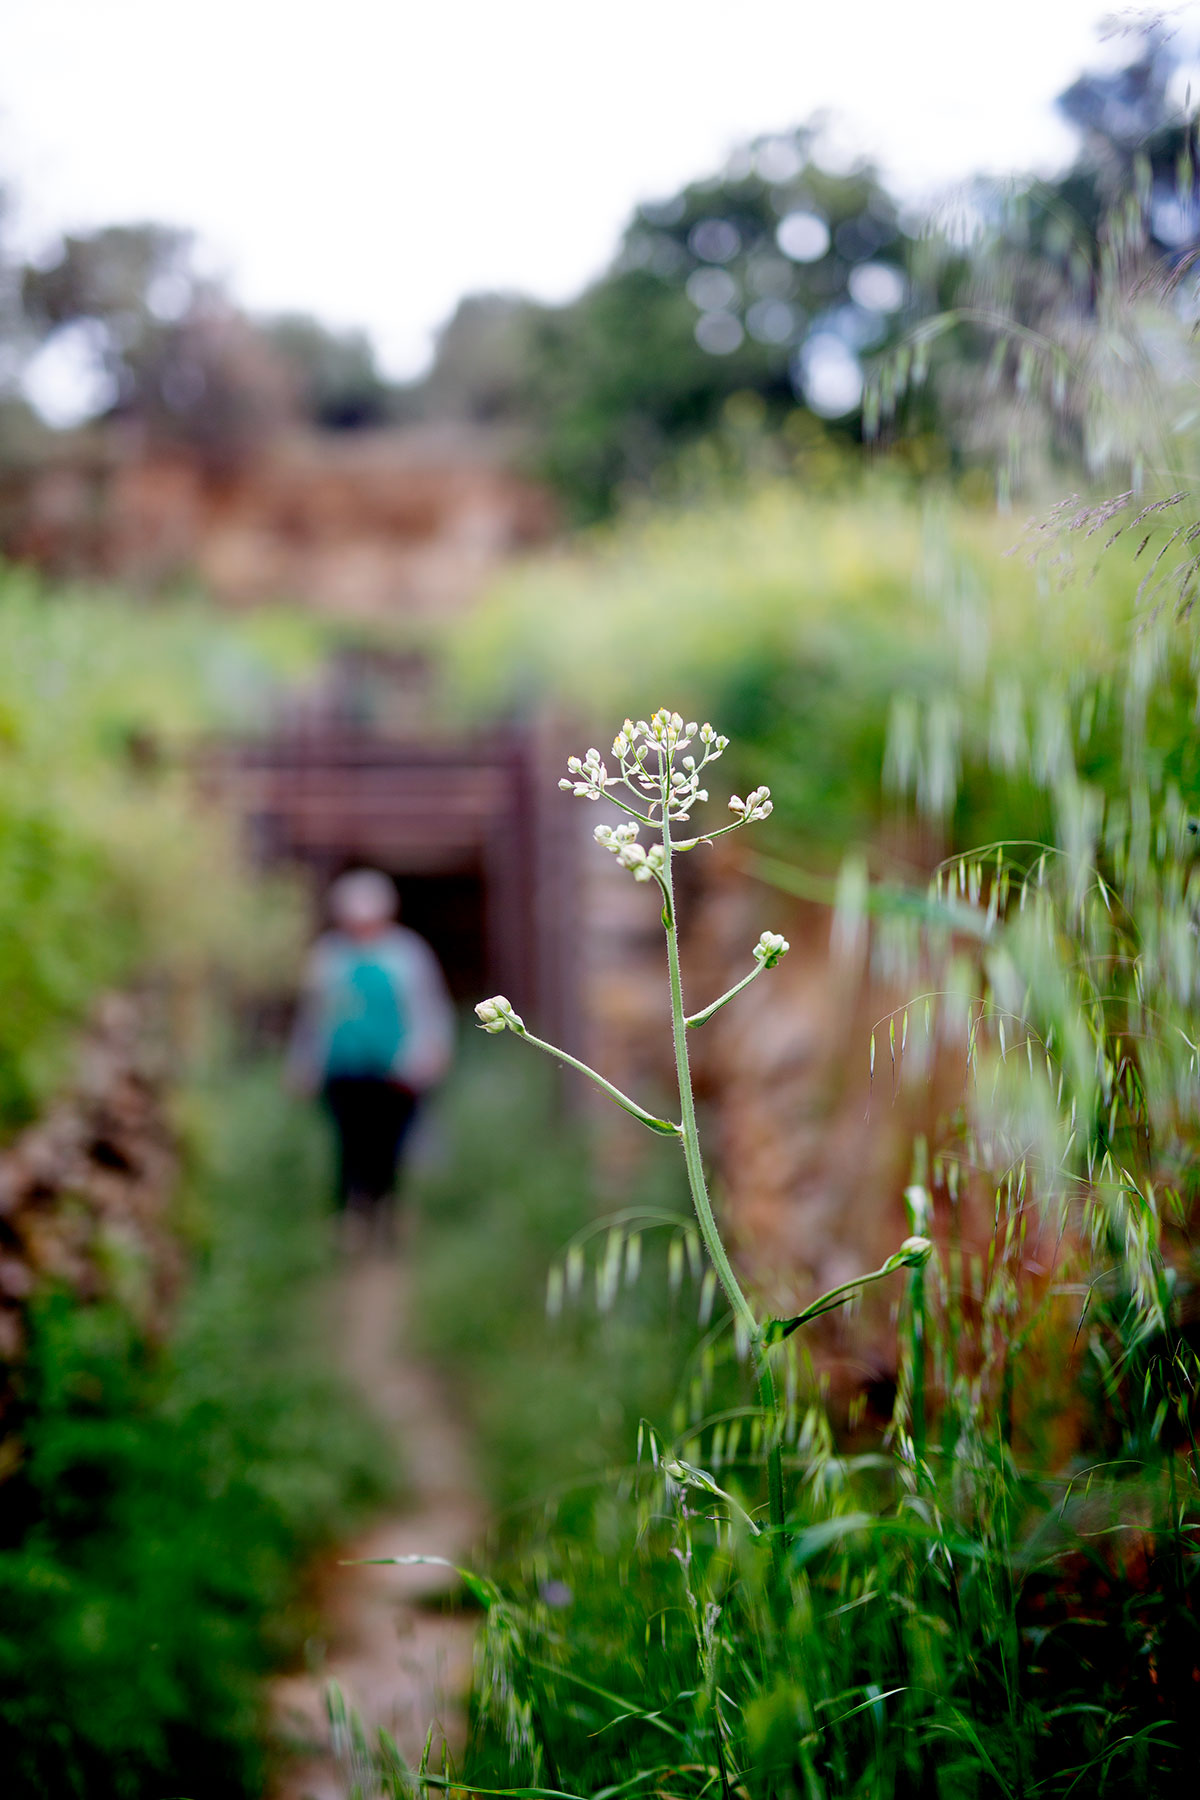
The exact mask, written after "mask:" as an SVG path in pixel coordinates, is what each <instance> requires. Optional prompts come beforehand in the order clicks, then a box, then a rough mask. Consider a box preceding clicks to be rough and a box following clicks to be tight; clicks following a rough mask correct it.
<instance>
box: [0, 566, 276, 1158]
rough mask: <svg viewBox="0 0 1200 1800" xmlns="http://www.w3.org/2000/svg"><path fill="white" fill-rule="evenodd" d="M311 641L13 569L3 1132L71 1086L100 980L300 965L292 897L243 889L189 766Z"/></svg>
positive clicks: (3, 614) (228, 838) (258, 973)
mask: <svg viewBox="0 0 1200 1800" xmlns="http://www.w3.org/2000/svg"><path fill="white" fill-rule="evenodd" d="M310 635H311V634H309V633H307V632H306V631H305V629H304V628H302V627H300V626H294V625H292V624H291V623H290V622H289V621H284V620H277V619H272V618H269V617H268V618H264V620H263V621H262V622H261V623H260V624H258V625H257V626H255V627H252V628H248V627H245V626H243V627H234V626H225V625H221V624H218V623H217V622H215V621H214V620H213V619H212V618H211V616H208V615H206V614H205V613H204V612H203V611H202V610H201V609H200V608H199V607H197V606H190V607H186V606H174V607H161V608H154V609H153V610H147V609H145V608H140V607H136V606H133V605H131V604H130V603H129V602H127V601H122V600H120V599H119V598H117V597H116V596H113V595H109V594H104V593H95V592H87V591H78V592H75V593H58V592H50V591H48V590H46V589H45V588H44V587H43V586H42V585H41V584H40V583H38V582H37V581H35V580H34V579H32V578H31V577H30V576H28V575H26V574H22V573H20V572H18V571H14V570H8V571H0V649H2V654H0V967H2V968H3V970H4V981H5V1003H4V1006H3V1007H2V1008H0V1135H3V1134H6V1133H8V1132H10V1131H11V1130H12V1128H13V1127H14V1126H16V1125H19V1124H22V1123H24V1122H25V1121H26V1120H27V1119H29V1118H31V1117H32V1116H33V1115H34V1113H35V1112H36V1111H37V1109H38V1107H39V1106H40V1105H41V1104H42V1103H43V1102H44V1100H45V1099H46V1098H47V1096H48V1094H49V1093H50V1092H51V1091H52V1090H53V1088H54V1087H55V1085H56V1084H57V1083H58V1081H59V1080H60V1079H61V1077H62V1075H63V1072H64V1067H65V1063H64V1057H65V1055H66V1051H67V1047H68V1046H69V1044H70V1042H71V1039H72V1035H73V1033H74V1032H75V1031H76V1029H77V1028H78V1025H79V1023H80V1021H81V1019H82V1018H83V1016H84V1014H85V1013H86V1011H87V1008H88V1006H89V1004H90V1003H91V1002H92V1001H93V1000H94V999H95V997H96V995H97V994H98V993H99V992H100V991H101V990H102V989H103V988H104V987H105V986H108V985H111V984H113V983H116V982H120V981H122V980H125V979H127V978H128V977H129V976H130V975H131V974H133V973H134V972H136V973H137V975H138V976H139V978H142V979H145V978H147V977H154V976H157V977H160V978H166V979H168V980H170V981H171V982H172V984H173V985H175V986H176V988H179V987H183V988H185V989H187V988H193V989H194V988H196V987H197V986H198V985H199V983H200V981H201V979H202V978H203V977H204V975H205V974H206V973H209V972H211V970H212V969H213V968H214V967H215V966H216V965H218V964H219V965H220V966H221V967H222V969H224V970H225V971H226V973H227V975H228V976H230V977H231V978H235V979H236V978H238V977H239V976H240V977H241V978H242V979H245V978H246V977H247V976H249V975H250V974H251V973H253V975H254V977H255V979H257V980H261V981H264V982H268V981H269V980H270V979H271V976H272V973H273V972H278V971H284V970H287V969H288V968H289V967H290V966H291V964H292V962H293V960H294V957H295V955H296V953H297V949H298V942H299V927H300V916H299V912H298V909H297V906H296V904H295V900H294V898H293V897H292V896H291V895H290V894H289V892H288V891H287V889H286V888H285V887H284V886H283V885H282V884H279V885H278V886H276V887H272V888H268V887H265V886H259V887H254V886H252V885H251V884H250V882H249V881H248V880H247V877H246V876H245V874H244V873H243V871H242V870H241V869H240V868H239V865H238V862H237V855H236V846H235V843H234V838H233V834H232V830H231V826H230V821H228V820H227V819H225V818H221V817H215V816H206V815H204V814H203V813H201V812H200V810H199V808H198V807H197V804H196V792H195V781H196V777H195V774H194V772H193V771H192V770H191V769H190V768H189V766H188V762H187V756H186V754H185V753H186V751H187V750H188V748H189V746H191V745H192V744H193V743H194V741H195V739H196V737H197V736H198V734H199V733H200V732H202V731H204V730H211V729H213V728H215V727H217V726H219V725H235V724H236V725H238V726H239V727H242V728H244V727H245V725H246V723H247V721H251V720H253V719H254V718H255V715H256V713H257V712H258V711H259V710H260V709H262V708H263V707H264V706H265V704H266V702H267V700H268V697H269V695H270V693H271V691H272V688H273V687H274V686H275V685H276V684H277V682H278V679H279V674H280V672H281V671H285V670H287V669H289V668H292V669H296V668H299V667H303V665H304V660H305V659H306V658H307V657H310V656H311V645H310V643H309V642H308V641H307V640H308V638H309V637H310Z"/></svg>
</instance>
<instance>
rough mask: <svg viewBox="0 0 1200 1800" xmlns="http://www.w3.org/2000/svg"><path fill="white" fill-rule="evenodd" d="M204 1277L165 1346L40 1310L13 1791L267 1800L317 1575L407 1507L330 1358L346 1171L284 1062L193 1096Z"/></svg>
mask: <svg viewBox="0 0 1200 1800" xmlns="http://www.w3.org/2000/svg"><path fill="white" fill-rule="evenodd" d="M186 1124H187V1131H188V1136H189V1137H190V1139H191V1141H192V1146H193V1165H194V1167H193V1178H192V1191H191V1194H190V1195H189V1197H188V1201H187V1205H186V1209H185V1210H186V1214H187V1219H188V1224H189V1228H190V1231H191V1233H192V1237H193V1246H194V1255H195V1261H196V1267H195V1271H194V1276H193V1279H192V1281H191V1285H190V1288H189V1290H188V1292H187V1295H186V1298H185V1300H184V1302H183V1306H182V1311H181V1313H180V1316H179V1319H178V1324H177V1329H176V1331H175V1333H174V1335H173V1337H172V1339H171V1341H170V1343H169V1344H168V1345H167V1346H165V1347H156V1346H153V1345H151V1344H149V1343H147V1342H146V1341H145V1340H144V1339H142V1338H140V1337H139V1335H138V1333H137V1331H136V1329H135V1327H134V1326H133V1325H132V1324H131V1322H130V1320H129V1319H128V1317H126V1316H124V1315H123V1314H122V1313H121V1312H120V1311H119V1310H118V1309H117V1308H116V1307H115V1306H114V1305H111V1304H97V1305H87V1304H80V1303H78V1302H77V1301H76V1300H74V1299H73V1298H72V1297H70V1296H69V1295H67V1294H65V1293H53V1292H49V1293H46V1294H45V1295H43V1296H42V1298H41V1299H40V1301H39V1302H38V1303H37V1304H36V1306H35V1307H34V1310H33V1314H32V1342H31V1348H30V1355H29V1360H28V1363H27V1365H26V1368H25V1370H24V1373H23V1377H22V1380H23V1396H22V1397H23V1402H24V1413H25V1427H24V1432H23V1439H24V1442H23V1452H24V1455H23V1461H22V1463H21V1465H20V1467H19V1469H18V1470H17V1472H16V1473H15V1474H13V1475H12V1476H11V1477H10V1478H9V1480H8V1481H7V1482H6V1483H5V1484H4V1485H3V1486H2V1487H0V1719H2V1721H3V1724H2V1726H0V1744H2V1756H3V1764H4V1769H5V1777H4V1792H5V1794H6V1796H8V1795H11V1796H13V1800H18V1797H28V1800H34V1797H35V1796H36V1797H38V1800H43V1797H44V1796H47V1795H51V1794H53V1795H54V1796H56V1797H57V1796H63V1800H66V1797H68V1796H76V1797H78V1800H109V1797H111V1800H161V1797H162V1796H164V1795H174V1794H184V1793H186V1794H188V1795H189V1796H192V1797H193V1800H206V1797H211V1800H218V1796H219V1797H221V1800H224V1797H225V1796H235V1795H246V1796H258V1795H261V1793H262V1792H263V1784H264V1781H265V1776H266V1767H267V1763H266V1758H267V1724H266V1720H265V1717H264V1712H263V1704H264V1703H263V1677H264V1675H265V1674H266V1673H267V1672H268V1671H269V1670H270V1669H271V1668H273V1667H275V1666H278V1664H279V1663H280V1662H281V1661H283V1660H286V1659H288V1658H291V1657H294V1656H295V1655H297V1654H298V1652H299V1649H300V1646H301V1644H302V1641H303V1638H304V1636H305V1633H306V1631H307V1629H308V1626H309V1622H308V1621H307V1620H306V1617H305V1614H304V1610H303V1607H302V1605H301V1604H300V1594H299V1589H298V1581H299V1573H300V1570H301V1568H302V1565H303V1562H304V1560H305V1558H306V1557H307V1556H309V1555H310V1554H311V1553H312V1552H313V1550H314V1549H316V1548H317V1547H318V1546H319V1545H320V1544H322V1543H324V1542H326V1541H328V1540H330V1539H331V1538H333V1537H334V1536H335V1535H336V1534H338V1533H340V1532H342V1531H344V1530H346V1529H347V1528H348V1527H349V1526H350V1524H351V1523H352V1522H353V1521H354V1520H355V1519H356V1518H357V1517H358V1516H360V1515H361V1514H362V1512H363V1511H364V1509H365V1508H366V1507H367V1506H369V1505H370V1504H371V1503H372V1502H374V1501H375V1500H377V1499H378V1498H379V1497H380V1496H381V1495H382V1494H383V1493H384V1492H386V1491H387V1488H388V1485H389V1483H390V1482H391V1480H392V1479H393V1471H391V1470H389V1468H388V1467H387V1465H386V1462H385V1459H384V1457H383V1454H382V1452H381V1450H380V1448H379V1434H378V1431H377V1429H376V1428H375V1427H374V1425H373V1423H372V1422H371V1421H370V1420H369V1419H368V1418H367V1417H366V1416H365V1415H364V1413H363V1412H362V1411H361V1410H360V1408H359V1407H358V1405H357V1404H356V1403H355V1401H354V1399H353V1397H352V1396H350V1395H348V1394H347V1392H346V1391H345V1390H344V1388H343V1386H342V1384H341V1383H340V1382H339V1381H338V1380H337V1379H336V1378H335V1377H334V1376H333V1375H331V1374H330V1373H329V1371H328V1367H327V1359H326V1357H325V1355H324V1353H323V1343H324V1341H325V1333H324V1332H322V1331H321V1330H319V1329H317V1323H316V1322H318V1321H320V1320H321V1318H322V1317H323V1304H324V1294H323V1288H322V1280H321V1277H322V1271H323V1270H324V1268H325V1267H326V1265H327V1261H328V1229H327V1228H328V1220H327V1218H326V1216H325V1213H326V1205H327V1201H326V1181H325V1165H326V1158H325V1156H324V1154H323V1146H322V1143H321V1140H320V1137H319V1130H318V1127H317V1125H316V1122H315V1121H313V1120H312V1119H310V1118H308V1117H307V1116H306V1115H305V1113H304V1112H303V1111H302V1110H300V1109H298V1108H297V1107H296V1106H295V1105H293V1104H291V1103H289V1102H287V1101H285V1100H284V1099H283V1098H282V1096H281V1094H280V1092H279V1088H278V1081H277V1075H276V1071H275V1070H274V1069H273V1068H265V1069H264V1068H255V1069H248V1070H247V1069H242V1070H238V1071H236V1072H230V1073H228V1074H227V1075H225V1076H223V1077H222V1078H220V1079H218V1080H216V1081H215V1082H213V1083H212V1084H210V1085H209V1086H208V1087H207V1088H206V1089H204V1090H203V1091H199V1092H194V1093H193V1095H192V1096H191V1101H190V1105H189V1116H188V1119H187V1121H186Z"/></svg>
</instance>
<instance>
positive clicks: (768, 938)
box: [754, 931, 792, 969]
mask: <svg viewBox="0 0 1200 1800" xmlns="http://www.w3.org/2000/svg"><path fill="white" fill-rule="evenodd" d="M791 947H792V946H791V945H790V944H789V943H788V941H787V939H786V938H785V937H784V936H783V935H782V933H781V932H778V931H764V932H763V934H762V936H761V937H760V938H759V940H758V942H757V944H755V946H754V960H755V962H759V963H761V964H762V966H763V968H764V969H773V968H774V967H775V965H776V963H778V962H779V961H780V959H781V958H782V957H785V956H786V955H787V953H788V951H789V950H790V949H791Z"/></svg>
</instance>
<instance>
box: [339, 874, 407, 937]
mask: <svg viewBox="0 0 1200 1800" xmlns="http://www.w3.org/2000/svg"><path fill="white" fill-rule="evenodd" d="M329 913H330V917H331V918H332V920H333V922H334V924H335V925H336V926H337V927H338V930H339V931H344V932H346V933H347V934H348V935H349V936H350V937H356V938H370V937H376V936H377V935H378V934H379V932H381V931H386V930H387V928H388V926H389V925H390V924H391V923H392V920H393V919H394V918H395V917H396V889H395V887H394V886H393V885H392V883H391V882H390V881H389V880H388V878H387V876H386V875H381V874H380V872H379V870H378V869H351V871H350V873H349V874H348V875H339V877H338V879H337V880H336V881H335V882H334V884H333V886H332V887H331V888H330V890H329Z"/></svg>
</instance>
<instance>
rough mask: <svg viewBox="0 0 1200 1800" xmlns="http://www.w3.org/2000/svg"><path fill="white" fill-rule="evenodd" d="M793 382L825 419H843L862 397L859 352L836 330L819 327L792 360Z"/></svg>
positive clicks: (815, 410) (813, 409) (809, 404)
mask: <svg viewBox="0 0 1200 1800" xmlns="http://www.w3.org/2000/svg"><path fill="white" fill-rule="evenodd" d="M792 382H793V385H794V386H795V387H796V389H797V391H798V392H799V393H800V394H802V395H803V397H804V400H805V403H806V404H807V405H808V406H809V407H810V408H811V410H812V411H813V412H815V413H817V414H818V415H819V416H820V417H821V418H822V419H841V418H844V417H845V415H846V414H847V413H849V412H853V411H854V408H855V407H856V406H857V405H858V403H859V401H860V400H861V399H862V391H863V374H862V368H861V366H860V364H859V360H858V358H857V356H855V354H854V352H853V351H852V350H851V349H850V348H849V347H848V346H847V345H846V344H845V343H844V342H843V340H842V339H841V338H840V337H837V336H836V335H835V334H834V333H833V332H832V331H815V332H814V333H813V335H812V336H811V337H810V338H809V339H808V341H807V343H805V344H804V345H803V346H802V347H801V349H800V350H798V351H797V353H796V355H795V357H794V358H793V363H792Z"/></svg>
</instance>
